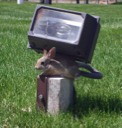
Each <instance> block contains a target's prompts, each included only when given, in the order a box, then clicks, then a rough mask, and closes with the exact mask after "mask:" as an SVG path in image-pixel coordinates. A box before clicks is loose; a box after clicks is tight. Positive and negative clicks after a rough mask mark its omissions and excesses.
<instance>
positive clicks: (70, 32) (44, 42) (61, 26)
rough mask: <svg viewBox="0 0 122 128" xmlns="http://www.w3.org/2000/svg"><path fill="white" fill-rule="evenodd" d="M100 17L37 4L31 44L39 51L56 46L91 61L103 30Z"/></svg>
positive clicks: (76, 57)
mask: <svg viewBox="0 0 122 128" xmlns="http://www.w3.org/2000/svg"><path fill="white" fill-rule="evenodd" d="M99 20H100V18H99V17H98V16H92V15H89V14H87V13H83V12H75V11H69V10H63V9H58V8H52V7H47V6H40V5H38V6H37V7H36V10H35V13H34V16H33V19H32V23H31V26H30V30H29V32H28V40H29V43H28V47H29V48H32V49H34V50H35V51H36V52H42V50H43V49H47V50H49V49H50V48H52V47H56V49H57V53H59V54H64V55H69V56H72V57H74V58H75V59H76V60H78V61H81V62H85V63H90V62H91V60H92V56H93V52H94V49H95V45H96V42H97V37H98V33H99V29H100V23H99Z"/></svg>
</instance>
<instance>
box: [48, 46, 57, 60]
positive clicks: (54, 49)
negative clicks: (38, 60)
mask: <svg viewBox="0 0 122 128" xmlns="http://www.w3.org/2000/svg"><path fill="white" fill-rule="evenodd" d="M55 54H56V48H55V47H53V48H51V49H50V50H49V52H48V57H50V59H53V58H54V57H55Z"/></svg>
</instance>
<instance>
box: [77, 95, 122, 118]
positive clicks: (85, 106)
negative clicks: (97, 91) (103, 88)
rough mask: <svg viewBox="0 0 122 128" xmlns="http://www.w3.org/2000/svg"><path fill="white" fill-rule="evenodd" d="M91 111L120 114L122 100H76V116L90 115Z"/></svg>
mask: <svg viewBox="0 0 122 128" xmlns="http://www.w3.org/2000/svg"><path fill="white" fill-rule="evenodd" d="M90 111H100V112H105V113H112V112H115V113H118V114H119V113H120V112H121V111H122V100H121V99H120V98H117V97H116V98H115V97H110V98H104V97H91V96H84V97H78V98H77V99H76V105H75V115H76V116H77V117H82V116H83V115H87V114H89V112H90Z"/></svg>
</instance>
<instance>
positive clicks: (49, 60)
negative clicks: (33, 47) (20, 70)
mask: <svg viewBox="0 0 122 128" xmlns="http://www.w3.org/2000/svg"><path fill="white" fill-rule="evenodd" d="M35 68H36V69H37V70H42V71H43V73H42V75H47V76H62V77H65V78H68V79H75V77H76V76H77V74H78V73H79V69H78V65H77V63H76V62H75V60H74V59H73V58H70V57H69V56H63V55H58V54H56V48H55V47H53V48H51V49H50V50H49V51H47V50H43V56H42V57H41V58H40V59H38V60H37V63H36V65H35Z"/></svg>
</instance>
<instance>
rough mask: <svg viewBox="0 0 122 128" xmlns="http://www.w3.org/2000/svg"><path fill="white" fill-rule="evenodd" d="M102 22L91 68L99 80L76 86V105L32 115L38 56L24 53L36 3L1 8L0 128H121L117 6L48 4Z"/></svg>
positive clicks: (121, 36)
mask: <svg viewBox="0 0 122 128" xmlns="http://www.w3.org/2000/svg"><path fill="white" fill-rule="evenodd" d="M51 6H54V7H58V8H64V9H70V10H75V11H82V12H87V13H89V14H92V15H98V16H100V18H101V31H100V34H99V38H98V41H97V45H96V49H95V52H94V57H93V61H92V65H93V66H94V67H95V68H97V69H98V70H100V71H101V72H102V73H103V74H104V77H103V79H101V80H93V79H88V78H84V77H81V78H79V79H77V80H76V81H75V88H76V92H77V104H76V112H75V116H74V115H73V114H72V112H71V111H68V112H66V113H60V114H59V115H56V116H50V115H49V114H47V113H46V114H45V113H43V112H37V111H36V109H35V108H36V107H35V104H36V77H37V75H38V74H40V71H38V72H37V71H36V70H35V69H34V64H35V62H36V60H37V59H38V58H39V57H40V56H41V55H40V54H37V53H36V52H34V51H32V50H29V49H27V42H28V39H27V32H28V30H29V26H30V22H31V18H32V15H33V12H34V10H35V7H36V4H35V3H28V2H25V3H24V4H22V5H17V4H16V3H15V2H0V128H122V5H121V4H115V5H84V4H79V5H76V4H53V5H51Z"/></svg>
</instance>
